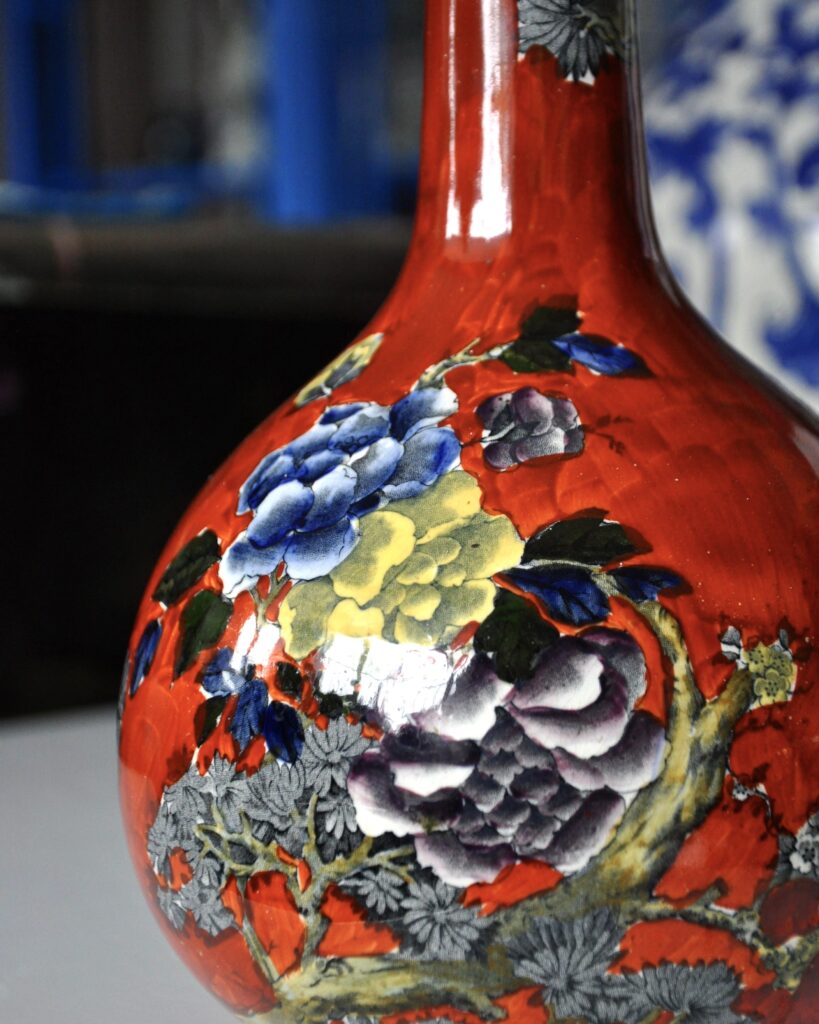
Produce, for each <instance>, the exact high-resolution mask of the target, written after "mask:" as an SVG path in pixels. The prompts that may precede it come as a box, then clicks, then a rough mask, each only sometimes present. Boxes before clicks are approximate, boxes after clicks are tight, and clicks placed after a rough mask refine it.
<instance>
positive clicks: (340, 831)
mask: <svg viewBox="0 0 819 1024" xmlns="http://www.w3.org/2000/svg"><path fill="white" fill-rule="evenodd" d="M316 810H317V811H318V813H319V814H320V815H321V816H322V818H321V823H322V831H323V832H324V833H325V834H326V835H328V836H333V837H335V838H336V839H341V837H342V836H343V835H344V833H345V832H355V830H356V828H357V825H356V820H355V806H354V804H353V802H352V800H351V799H350V798H349V796H348V795H347V794H346V793H334V794H332V795H330V796H326V797H324V799H323V800H319V802H318V804H317V805H316Z"/></svg>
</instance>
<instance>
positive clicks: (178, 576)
mask: <svg viewBox="0 0 819 1024" xmlns="http://www.w3.org/2000/svg"><path fill="white" fill-rule="evenodd" d="M218 561H219V538H218V537H217V536H216V534H215V533H214V532H213V530H205V531H204V533H200V534H199V536H198V537H194V538H193V540H189V541H188V543H187V544H186V545H185V546H184V548H182V550H181V551H180V552H179V554H178V555H177V556H176V558H174V560H173V561H172V562H171V563H170V565H169V566H168V568H167V569H166V570H165V572H163V573H162V579H161V580H160V581H159V583H158V584H157V588H156V590H155V591H154V593H153V598H154V601H161V602H162V604H164V605H165V606H166V607H170V605H172V604H174V603H175V602H176V601H178V600H179V598H180V597H182V595H183V594H184V593H185V591H186V590H190V588H191V587H192V586H193V585H194V583H198V582H199V580H201V579H202V577H203V576H204V575H205V573H206V572H207V571H208V569H209V568H210V567H211V566H212V565H213V563H214V562H218Z"/></svg>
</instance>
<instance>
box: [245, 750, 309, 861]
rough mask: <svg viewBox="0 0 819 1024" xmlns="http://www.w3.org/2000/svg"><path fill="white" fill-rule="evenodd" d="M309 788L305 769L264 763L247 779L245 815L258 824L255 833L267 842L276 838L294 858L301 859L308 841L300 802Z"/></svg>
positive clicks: (296, 764)
mask: <svg viewBox="0 0 819 1024" xmlns="http://www.w3.org/2000/svg"><path fill="white" fill-rule="evenodd" d="M305 784H306V777H305V771H304V766H303V764H302V763H301V762H300V761H297V762H296V763H295V764H282V763H281V762H280V761H275V760H272V759H271V760H265V762H264V763H263V764H262V766H261V768H260V769H259V770H258V771H257V772H256V774H255V775H253V776H251V778H249V779H248V802H247V804H246V805H245V807H244V811H245V813H246V814H247V815H248V817H249V818H250V819H251V820H252V821H253V822H254V823H255V825H254V833H255V834H256V835H257V836H258V838H260V839H261V840H262V841H264V842H271V841H272V840H273V839H274V838H275V839H276V841H277V842H278V844H279V845H280V846H282V847H283V848H284V849H285V850H287V852H288V853H290V854H292V855H293V856H298V855H299V854H300V853H301V851H302V848H303V846H304V843H305V842H306V840H307V831H306V829H305V828H304V826H303V825H302V823H301V818H300V814H299V801H300V800H301V799H302V796H303V794H304V789H305Z"/></svg>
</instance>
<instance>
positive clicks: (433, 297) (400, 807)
mask: <svg viewBox="0 0 819 1024" xmlns="http://www.w3.org/2000/svg"><path fill="white" fill-rule="evenodd" d="M629 14H630V12H629V11H628V10H626V9H624V8H622V7H620V6H619V5H617V4H613V3H604V2H602V0H600V2H596V3H586V4H581V3H578V2H575V0H521V2H520V4H519V5H516V4H515V3H512V2H507V0H484V2H482V3H481V4H476V3H475V2H474V0H431V2H430V3H429V6H428V24H427V47H428V58H427V72H426V100H425V128H424V159H423V166H422V171H421V189H420V191H421V202H420V206H419V211H418V218H417V225H416V234H415V239H414V243H413V247H412V250H411V253H410V256H409V259H408V262H407V265H406V267H405V270H404V272H403V275H402V278H401V280H400V281H399V283H398V285H397V288H396V290H395V292H394V293H393V295H392V297H391V298H390V300H389V301H388V302H387V304H386V305H385V307H384V308H383V309H382V310H381V311H380V312H379V313H378V314H377V315H376V317H375V319H374V321H373V322H372V324H371V325H370V327H369V328H368V330H367V331H366V332H365V334H364V335H363V336H362V338H361V339H360V340H358V341H357V342H356V343H355V344H354V345H353V346H352V347H351V348H350V349H349V350H348V351H347V352H346V353H345V354H343V355H342V356H341V357H339V359H338V360H336V362H335V363H334V364H333V365H332V366H331V367H329V368H328V369H327V371H326V372H325V373H323V374H322V375H320V377H319V378H317V379H316V380H315V381H313V382H311V383H310V384H309V385H307V386H306V387H305V389H304V390H303V391H302V392H301V393H300V394H298V395H297V396H296V397H295V398H294V399H293V401H291V402H289V403H288V404H287V405H285V406H284V407H282V408H281V409H279V410H278V411H276V412H275V413H274V414H273V415H272V416H271V417H270V418H269V419H268V420H267V421H266V422H265V423H264V424H262V426H261V427H259V429H258V430H257V431H256V432H255V433H254V434H253V435H252V436H251V437H250V438H248V440H247V441H246V442H245V443H244V444H243V445H242V446H241V447H240V448H239V449H238V451H237V452H236V453H235V454H234V455H233V456H232V457H231V458H230V459H229V460H228V462H227V463H226V464H225V465H224V466H223V467H222V468H221V469H220V470H219V471H218V472H217V473H216V474H215V475H214V476H213V477H212V478H211V480H210V481H209V482H208V484H207V485H206V486H205V488H204V490H203V491H202V493H201V494H200V495H199V497H198V498H197V499H196V500H195V501H194V503H193V505H192V506H191V508H190V510H189V511H188V513H187V514H186V516H185V517H184V519H183V520H182V522H181V523H180V525H179V527H178V529H177V530H176V532H175V533H174V535H173V537H172V538H171V540H170V541H169V544H168V547H167V549H166V551H165V552H164V554H163V555H162V557H161V559H160V561H159V564H158V566H157V569H156V571H155V572H154V574H153V576H152V577H151V579H150V582H149V586H148V589H147V592H146V595H145V597H144V599H143V602H142V604H141V607H140V610H139V615H138V619H137V623H136V626H135V631H134V635H133V640H132V644H131V647H130V651H129V658H128V662H127V666H126V674H125V679H124V684H123V694H122V720H121V735H120V756H121V765H122V771H121V790H122V799H123V807H124V813H125V821H126V828H127V832H128V838H129V842H130V845H131V850H132V854H133V858H134V863H135V865H136V868H137V871H138V874H139V876H140V879H141V881H142V883H143V885H144V887H145V891H146V893H147V896H148V898H149V900H150V902H151V904H152V905H153V906H154V908H155V910H156V914H157V918H158V919H159V920H160V922H161V924H162V927H163V928H164V929H165V931H166V933H167V934H168V937H169V939H170V940H171V942H172V943H173V944H174V946H175V948H176V949H177V951H178V952H179V953H180V955H182V956H183V957H184V958H185V959H186V961H187V962H188V963H189V964H190V965H191V967H192V969H193V970H195V971H196V972H197V974H198V975H199V976H200V977H201V978H202V980H203V981H204V982H205V983H206V984H207V985H209V986H210V987H211V989H212V990H213V991H214V992H215V993H216V994H217V995H218V996H220V997H221V998H222V999H223V1000H224V1001H225V1002H226V1003H227V1004H228V1005H229V1006H230V1007H231V1008H232V1009H233V1010H234V1011H235V1012H236V1013H238V1014H240V1015H243V1016H246V1017H251V1018H253V1019H256V1020H260V1021H269V1022H274V1021H304V1022H307V1024H313V1022H316V1024H324V1022H325V1021H328V1020H332V1019H339V1018H342V1017H347V1018H348V1019H349V1018H350V1015H352V1016H358V1017H365V1018H367V1019H380V1020H382V1021H385V1020H386V1021H389V1022H393V1021H396V1022H397V1021H399V1020H408V1019H445V1020H452V1021H462V1022H478V1021H489V1020H493V1019H506V1020H509V1021H511V1022H526V1024H546V1022H547V1021H557V1020H563V1021H569V1020H571V1021H586V1022H589V1024H592V1022H594V1024H607V1022H608V1024H617V1022H620V1024H647V1022H663V1024H666V1022H668V1021H672V1020H675V1021H683V1020H685V1021H689V1022H692V1024H693V1022H702V1024H706V1022H717V1021H720V1022H736V1021H741V1020H762V1021H769V1022H782V1021H785V1020H794V1021H796V1020H807V1019H809V1018H810V1014H812V1013H813V1012H814V1011H815V1008H816V1006H817V1003H816V993H817V991H819V988H818V986H819V974H818V973H817V969H816V967H815V966H813V961H814V957H815V956H816V955H817V953H819V930H818V929H819V914H817V911H816V907H817V896H819V866H817V865H819V818H817V817H816V814H817V811H819V790H818V789H817V757H818V756H819V754H818V753H817V736H819V729H818V728H817V726H819V705H817V701H816V699H815V693H814V689H815V686H816V672H817V667H816V666H817V654H816V650H815V643H816V635H815V629H816V619H815V616H816V609H817V606H819V601H818V600H817V599H818V598H819V593H818V592H817V591H818V590H819V587H818V586H817V569H818V568H819V557H818V556H819V539H817V534H816V531H815V529H814V524H815V521H816V516H817V512H819V482H818V481H817V468H819V434H817V431H816V427H815V424H813V423H812V422H810V421H809V420H808V419H807V418H806V417H805V416H804V415H803V414H802V413H801V412H799V411H798V410H792V409H790V408H789V407H788V405H787V403H786V401H784V400H783V399H782V398H781V397H780V396H779V395H778V394H777V393H775V392H774V391H773V390H771V389H770V388H768V387H767V385H766V384H765V383H764V382H763V381H762V380H761V378H759V377H758V375H756V374H755V372H754V371H752V370H751V369H750V368H749V367H748V366H747V365H746V364H744V363H743V362H742V361H740V360H739V358H738V357H737V356H735V355H734V354H733V353H731V352H730V350H728V349H727V347H725V346H723V345H722V344H721V343H720V342H719V341H717V340H716V339H715V338H714V337H712V336H711V335H710V334H709V332H708V331H707V330H706V329H705V328H704V326H703V325H702V323H701V322H700V321H699V320H698V319H697V318H696V317H695V316H694V315H693V314H692V313H691V312H690V310H689V309H688V307H687V306H686V305H685V303H684V301H683V300H682V299H681V298H680V295H679V293H678V292H677V291H676V289H675V288H674V286H673V285H672V284H671V283H670V282H669V279H668V277H667V274H666V272H665V270H664V268H663V266H662V264H661V263H660V262H659V259H658V257H657V255H656V246H655V244H654V241H653V235H652V232H651V228H650V219H649V216H648V212H647V204H646V198H645V190H644V187H643V181H644V163H643V159H642V150H641V147H640V141H639V134H638V129H639V125H638V124H636V122H635V118H634V113H633V111H634V105H635V102H636V101H635V92H634V85H633V81H632V76H631V73H630V70H629V62H630V58H629V53H630V46H629V24H630V21H629ZM229 358H230V359H232V360H234V367H235V372H236V373H237V374H238V375H239V377H241V374H242V373H251V372H252V373H258V372H275V359H276V358H281V354H277V353H276V350H275V348H273V347H271V352H270V354H269V360H268V361H267V362H266V361H265V358H264V355H263V354H260V353H250V352H246V353H242V352H241V350H240V348H237V346H235V345H234V344H233V343H231V346H230V352H229ZM811 1007H813V1010H811V1009H810V1008H811ZM800 1014H802V1016H799V1015H800ZM805 1014H808V1016H805Z"/></svg>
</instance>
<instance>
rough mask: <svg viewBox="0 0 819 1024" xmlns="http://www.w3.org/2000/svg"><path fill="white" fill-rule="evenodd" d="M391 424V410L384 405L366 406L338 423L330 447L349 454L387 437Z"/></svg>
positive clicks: (329, 442) (332, 449) (329, 443)
mask: <svg viewBox="0 0 819 1024" xmlns="http://www.w3.org/2000/svg"><path fill="white" fill-rule="evenodd" d="M389 426H390V418H389V411H388V410H387V409H386V408H385V407H384V406H383V405H374V404H373V405H368V406H365V408H363V409H360V410H359V411H358V412H356V413H354V414H353V415H352V416H350V417H348V418H347V419H345V420H344V421H343V422H341V423H340V424H339V425H338V428H337V429H336V431H335V433H334V434H333V436H332V437H331V438H330V440H329V441H328V447H329V448H330V449H331V451H341V452H347V454H352V453H353V452H359V451H361V449H362V448H366V447H367V446H368V445H371V444H375V442H376V441H378V440H380V439H381V438H382V437H386V436H387V433H388V431H389Z"/></svg>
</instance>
